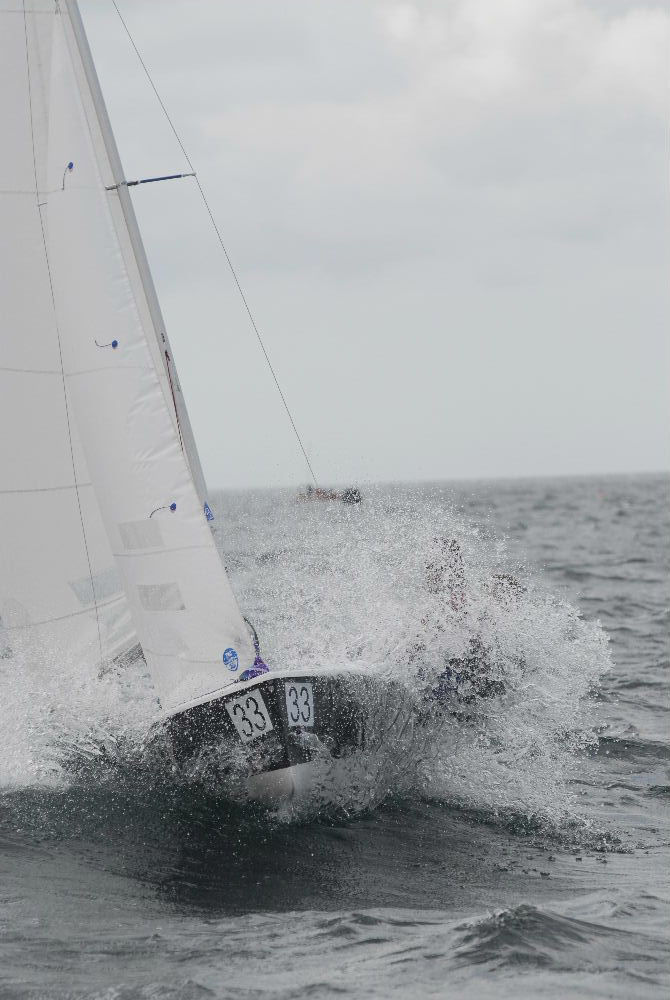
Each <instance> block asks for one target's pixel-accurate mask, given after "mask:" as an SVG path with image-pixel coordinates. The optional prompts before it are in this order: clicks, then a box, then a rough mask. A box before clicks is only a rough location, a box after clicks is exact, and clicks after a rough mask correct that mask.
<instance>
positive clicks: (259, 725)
mask: <svg viewBox="0 0 670 1000" xmlns="http://www.w3.org/2000/svg"><path fill="white" fill-rule="evenodd" d="M252 706H253V712H251V707H252ZM245 709H246V711H245ZM247 712H250V713H251V719H250V718H249V716H248V715H247ZM233 715H239V716H241V719H240V725H241V726H242V732H243V733H244V735H245V736H247V737H248V736H252V735H253V732H254V728H256V729H257V730H258V731H259V733H262V732H263V731H264V730H265V729H267V727H268V724H267V721H266V719H265V716H264V715H263V713H262V712H261V710H260V708H259V707H258V702H257V701H256V699H255V698H254V697H253V695H249V697H248V698H247V700H246V701H245V703H244V708H242V706H241V705H240V703H239V702H238V703H237V704H236V705H235V706H234V708H233ZM257 719H258V720H259V721H256V720H257ZM247 726H248V727H249V728H248V729H247Z"/></svg>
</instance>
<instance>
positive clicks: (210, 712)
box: [0, 0, 412, 802]
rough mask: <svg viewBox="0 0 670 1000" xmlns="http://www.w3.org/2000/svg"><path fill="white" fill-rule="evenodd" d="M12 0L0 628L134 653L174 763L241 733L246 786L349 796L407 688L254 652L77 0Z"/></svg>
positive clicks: (5, 172) (51, 650)
mask: <svg viewBox="0 0 670 1000" xmlns="http://www.w3.org/2000/svg"><path fill="white" fill-rule="evenodd" d="M0 15H2V20H1V22H0V30H1V41H0V80H1V89H0V94H1V95H2V97H1V101H2V109H3V110H2V123H1V124H2V135H3V139H4V154H3V157H2V159H1V161H0V174H1V177H0V218H1V226H2V233H3V244H4V245H3V250H2V258H1V259H0V297H1V301H2V315H3V320H2V333H1V337H2V355H1V357H0V406H1V407H2V417H3V420H2V422H3V433H2V441H1V444H0V475H1V476H2V482H1V483H0V512H1V513H0V648H1V649H3V650H8V651H9V653H10V654H11V655H14V656H19V655H21V654H22V653H25V655H26V656H28V655H29V656H31V657H32V658H33V659H35V658H38V660H39V661H40V662H41V663H43V664H44V669H57V668H58V664H59V662H60V661H61V659H62V658H67V659H68V660H69V661H73V660H75V661H76V662H78V663H79V662H80V663H81V664H82V665H87V666H88V668H89V669H99V666H100V665H101V664H102V665H105V664H114V663H119V662H120V661H122V660H123V659H124V658H126V659H128V658H132V657H133V656H138V657H139V656H141V657H143V658H144V660H145V661H146V664H147V667H148V670H149V671H150V674H151V678H152V681H153V685H154V687H155V691H156V695H157V698H158V701H159V704H160V718H159V721H158V727H159V728H160V730H161V732H163V733H164V734H166V736H167V740H168V745H169V747H170V752H171V753H172V754H173V755H174V759H175V761H176V762H177V764H183V763H184V762H188V761H190V760H193V759H194V758H195V757H197V756H198V755H199V754H201V753H202V752H203V750H212V748H214V750H216V748H217V747H220V748H221V752H222V755H223V757H225V754H224V751H230V750H231V749H232V750H234V751H235V754H236V755H237V759H238V762H239V760H240V759H241V760H242V761H243V765H244V769H245V770H244V774H245V780H244V782H243V785H244V795H245V796H246V797H248V798H251V799H259V800H262V801H270V802H276V801H281V800H284V799H290V798H292V797H295V796H296V795H298V796H300V795H303V794H305V795H307V794H310V790H311V789H313V787H314V785H315V783H318V784H319V787H323V783H324V775H325V778H326V779H328V780H329V781H331V784H332V794H333V796H335V797H337V795H338V794H339V793H338V789H337V785H338V778H337V773H338V768H340V769H341V767H343V768H344V769H345V770H346V769H347V768H348V767H349V766H350V765H351V763H352V761H355V760H362V759H363V758H364V757H366V755H367V756H368V757H369V755H370V754H371V753H374V752H375V750H376V749H379V747H381V746H383V745H384V744H385V743H388V741H390V740H394V739H402V738H404V735H405V734H406V733H407V732H408V729H409V728H410V727H411V718H412V705H411V699H410V698H409V697H408V695H407V692H406V691H404V689H403V688H402V687H401V685H398V684H393V683H391V682H387V681H384V682H382V681H381V680H380V679H379V678H376V677H375V676H373V675H372V674H370V672H368V671H366V670H364V669H361V668H357V667H355V666H351V665H342V666H340V667H331V668H323V669H318V670H314V669H312V670H306V669H304V668H301V665H300V664H299V663H291V664H280V665H271V669H270V671H269V672H267V673H262V672H261V669H262V667H259V663H260V657H259V649H258V646H257V643H256V642H255V638H254V635H253V630H250V628H249V627H248V625H247V623H246V621H245V619H244V617H243V614H242V611H241V610H240V607H239V606H238V602H237V600H236V598H235V595H234V593H233V591H232V588H231V585H230V582H229V580H228V577H227V574H226V570H225V567H224V565H223V563H222V560H221V558H220V555H219V552H218V551H217V548H216V545H215V541H214V538H213V535H212V529H211V521H212V519H213V517H214V514H213V512H212V509H211V506H210V503H209V498H208V494H207V488H206V484H205V478H204V476H203V472H202V468H201V464H200V460H199V457H198V452H197V448H196V443H195V439H194V436H193V431H192V428H191V424H190V422H189V418H188V413H187V409H186V405H185V402H184V398H183V394H182V391H181V387H180V383H179V378H178V375H177V372H176V369H175V365H174V358H173V354H172V349H171V347H170V343H169V340H168V335H167V331H166V329H165V324H164V322H163V317H162V315H161V309H160V305H159V301H158V297H157V294H156V290H155V288H154V284H153V281H152V277H151V272H150V269H149V264H148V260H147V256H146V254H145V251H144V247H143V244H142V238H141V235H140V231H139V228H138V224H137V221H136V217H135V213H134V211H133V205H132V201H131V195H130V191H129V187H131V186H132V182H130V181H128V180H127V179H126V178H125V176H124V172H123V168H122V165H121V160H120V157H119V153H118V150H117V147H116V143H115V140H114V135H113V132H112V128H111V125H110V121H109V118H108V115H107V112H106V109H105V103H104V100H103V96H102V93H101V89H100V85H99V82H98V78H97V75H96V71H95V67H94V63H93V59H92V56H91V52H90V49H89V45H88V42H87V39H86V34H85V31H84V26H83V23H82V19H81V16H80V12H79V9H78V6H77V3H76V0H24V2H23V5H22V4H21V2H20V0H19V2H17V0H12V2H11V3H9V2H7V0H2V5H1V6H0ZM93 665H95V666H93ZM223 757H222V759H223Z"/></svg>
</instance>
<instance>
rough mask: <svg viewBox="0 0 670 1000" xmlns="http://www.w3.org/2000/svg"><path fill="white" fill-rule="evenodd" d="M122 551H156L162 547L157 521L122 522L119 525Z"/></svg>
mask: <svg viewBox="0 0 670 1000" xmlns="http://www.w3.org/2000/svg"><path fill="white" fill-rule="evenodd" d="M119 534H120V535H121V541H122V542H123V547H124V549H128V550H131V551H132V550H133V549H157V548H161V547H162V545H163V535H162V532H161V526H160V524H159V523H158V521H151V520H149V519H147V520H146V521H124V522H123V523H122V524H120V525H119Z"/></svg>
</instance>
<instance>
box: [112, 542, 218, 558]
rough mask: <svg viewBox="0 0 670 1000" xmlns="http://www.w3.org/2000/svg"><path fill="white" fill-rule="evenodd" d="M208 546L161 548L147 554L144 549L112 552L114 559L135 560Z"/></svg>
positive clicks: (206, 546) (206, 547)
mask: <svg viewBox="0 0 670 1000" xmlns="http://www.w3.org/2000/svg"><path fill="white" fill-rule="evenodd" d="M208 548H209V545H175V546H173V547H172V548H167V547H165V548H161V549H159V550H158V551H157V552H148V551H147V550H146V549H137V551H136V552H112V555H113V556H114V558H115V559H137V558H138V557H141V558H142V559H144V557H145V556H163V555H166V554H167V553H169V552H189V551H190V550H191V549H208Z"/></svg>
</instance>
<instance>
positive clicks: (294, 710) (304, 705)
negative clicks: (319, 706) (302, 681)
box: [288, 685, 312, 725]
mask: <svg viewBox="0 0 670 1000" xmlns="http://www.w3.org/2000/svg"><path fill="white" fill-rule="evenodd" d="M288 701H289V713H288V714H289V718H290V720H291V722H292V723H293V724H294V725H297V724H298V723H299V722H300V720H301V719H302V721H303V722H304V723H305V725H307V723H308V722H309V721H310V719H311V718H312V708H311V705H310V701H309V688H306V687H305V686H304V685H303V686H302V687H295V685H292V686H291V687H290V688H289V689H288Z"/></svg>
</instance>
